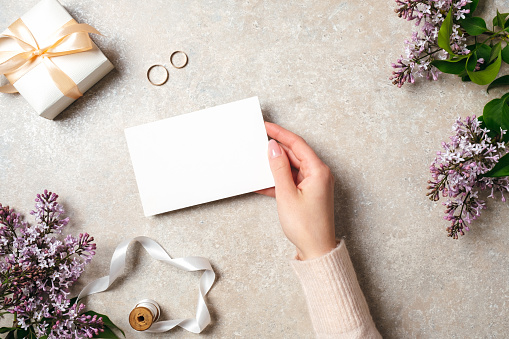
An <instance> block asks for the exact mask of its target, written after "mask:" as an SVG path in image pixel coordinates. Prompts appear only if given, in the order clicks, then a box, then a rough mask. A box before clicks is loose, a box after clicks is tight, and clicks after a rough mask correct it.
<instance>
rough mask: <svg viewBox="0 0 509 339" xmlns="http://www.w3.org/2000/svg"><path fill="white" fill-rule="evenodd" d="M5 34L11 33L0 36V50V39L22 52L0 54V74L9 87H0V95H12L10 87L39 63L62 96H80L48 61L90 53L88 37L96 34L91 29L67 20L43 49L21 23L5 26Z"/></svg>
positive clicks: (60, 71)
mask: <svg viewBox="0 0 509 339" xmlns="http://www.w3.org/2000/svg"><path fill="white" fill-rule="evenodd" d="M9 31H10V32H11V34H5V35H0V47H1V41H2V40H3V39H10V40H12V41H14V42H16V43H17V45H19V46H20V47H21V49H23V51H0V73H1V74H4V75H5V76H6V77H7V79H8V80H9V82H10V85H7V86H2V87H0V92H2V93H16V92H17V91H16V90H15V88H14V87H13V84H14V83H15V82H16V81H18V80H19V79H20V78H21V77H22V76H23V75H25V74H26V73H28V72H29V71H30V70H31V69H33V68H34V67H35V66H37V65H38V64H39V63H41V62H43V63H44V65H45V66H46V69H47V70H48V73H49V75H50V77H51V79H52V80H53V82H54V83H55V85H56V86H57V88H58V89H59V90H60V91H61V92H62V93H63V94H64V95H65V96H68V97H70V98H72V99H77V98H79V97H80V96H82V95H83V94H82V93H81V92H80V90H79V89H78V86H77V85H76V83H75V82H74V81H73V80H72V79H71V78H70V77H69V76H68V75H67V74H65V72H63V71H62V70H61V69H60V68H59V67H58V66H57V65H55V63H54V62H53V61H51V60H50V58H52V57H58V56H63V55H69V54H74V53H81V52H86V51H88V50H91V49H92V48H93V45H92V40H91V39H90V36H89V35H88V34H89V33H94V34H100V33H99V32H98V31H97V30H96V29H95V28H93V27H92V26H90V25H87V24H78V23H77V22H76V21H75V20H71V21H69V22H68V23H66V24H65V25H64V26H62V27H61V28H60V29H58V30H57V31H56V32H55V33H54V34H53V35H52V36H51V38H50V39H49V41H51V43H50V44H49V45H48V46H47V47H43V48H41V47H40V46H39V43H38V42H37V40H36V39H35V37H34V36H33V34H32V32H31V31H30V29H29V28H28V27H27V26H26V24H25V23H24V22H23V20H21V19H18V20H16V21H15V22H14V23H13V24H12V25H10V26H9Z"/></svg>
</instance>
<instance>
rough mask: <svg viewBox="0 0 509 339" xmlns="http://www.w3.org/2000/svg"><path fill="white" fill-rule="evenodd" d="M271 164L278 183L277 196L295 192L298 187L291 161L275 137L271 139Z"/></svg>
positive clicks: (275, 180)
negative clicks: (294, 180) (294, 179)
mask: <svg viewBox="0 0 509 339" xmlns="http://www.w3.org/2000/svg"><path fill="white" fill-rule="evenodd" d="M269 164H270V170H271V171H272V176H273V177H274V182H275V184H276V197H281V196H282V195H286V194H293V193H294V192H295V191H296V190H297V187H296V186H295V183H294V182H293V176H292V169H291V167H290V161H289V160H288V156H287V155H286V152H285V151H284V149H282V148H281V146H279V144H278V143H277V142H276V140H274V139H271V140H270V141H269Z"/></svg>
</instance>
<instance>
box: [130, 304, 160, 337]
mask: <svg viewBox="0 0 509 339" xmlns="http://www.w3.org/2000/svg"><path fill="white" fill-rule="evenodd" d="M160 314H161V309H160V307H159V305H158V304H157V302H155V301H154V300H151V299H143V300H142V301H140V302H139V303H138V304H136V306H135V307H134V309H133V310H132V311H131V313H130V314H129V324H130V325H131V327H132V328H134V329H135V330H136V331H145V330H148V329H149V328H150V326H152V324H153V323H155V322H156V321H157V320H158V319H159V315H160Z"/></svg>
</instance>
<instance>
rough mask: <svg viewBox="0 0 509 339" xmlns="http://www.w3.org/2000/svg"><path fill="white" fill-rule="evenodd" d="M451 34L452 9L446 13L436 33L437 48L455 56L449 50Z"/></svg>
mask: <svg viewBox="0 0 509 339" xmlns="http://www.w3.org/2000/svg"><path fill="white" fill-rule="evenodd" d="M451 33H452V7H451V9H450V10H449V13H447V16H446V17H445V20H444V22H442V26H440V30H439V31H438V39H437V40H438V46H440V47H441V48H443V49H444V51H446V52H447V53H449V54H450V55H456V54H454V53H453V51H452V49H451Z"/></svg>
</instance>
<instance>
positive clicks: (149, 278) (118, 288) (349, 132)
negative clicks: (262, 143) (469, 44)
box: [0, 0, 509, 338]
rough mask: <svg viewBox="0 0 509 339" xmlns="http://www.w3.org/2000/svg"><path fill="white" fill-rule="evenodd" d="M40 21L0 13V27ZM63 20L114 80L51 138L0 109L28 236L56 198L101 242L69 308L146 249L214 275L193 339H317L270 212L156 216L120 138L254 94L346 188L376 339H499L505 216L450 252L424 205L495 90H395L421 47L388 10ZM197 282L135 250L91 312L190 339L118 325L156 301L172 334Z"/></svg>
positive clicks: (148, 12) (246, 206)
mask: <svg viewBox="0 0 509 339" xmlns="http://www.w3.org/2000/svg"><path fill="white" fill-rule="evenodd" d="M36 3H37V0H23V1H7V0H0V27H2V28H5V27H7V26H8V25H9V24H10V23H12V22H13V21H14V20H15V19H16V18H18V17H19V16H20V15H21V14H23V13H24V12H25V11H27V10H28V9H30V8H31V7H32V6H33V5H35V4H36ZM62 4H63V5H64V6H65V7H66V8H67V9H68V11H69V12H70V13H71V15H73V16H74V17H75V18H76V19H77V20H78V21H79V22H86V23H89V24H91V25H93V26H94V27H96V28H97V29H98V30H99V31H100V32H102V33H103V34H104V36H101V37H93V39H94V41H96V43H97V44H98V45H99V47H100V48H101V49H102V50H103V51H104V53H105V54H106V55H107V56H108V57H109V58H110V60H111V61H112V62H113V64H114V65H115V66H116V70H115V71H113V72H112V73H110V74H109V75H108V76H106V77H105V78H104V79H103V80H102V81H100V82H99V83H98V84H97V85H96V86H94V87H93V88H92V89H91V90H89V91H88V92H87V93H86V94H85V96H84V97H83V98H81V99H79V100H78V101H76V102H75V103H74V104H73V105H72V106H70V107H69V108H68V109H66V110H65V111H64V112H63V113H62V114H60V116H59V117H58V118H57V119H56V120H55V121H48V120H45V119H43V118H40V117H38V116H37V115H36V114H35V112H33V111H32V109H31V108H30V107H29V106H28V104H27V103H26V102H25V101H24V100H23V98H22V97H20V96H18V95H0V107H1V109H0V201H1V202H2V203H4V204H9V205H11V206H15V207H16V208H17V209H18V211H21V212H24V213H25V215H26V216H27V220H31V219H30V216H29V215H28V211H29V210H30V209H31V207H32V204H33V198H34V196H35V194H36V193H38V192H40V191H42V190H43V189H45V188H47V189H50V190H52V191H55V192H57V193H58V194H59V195H60V196H61V198H60V199H61V202H62V203H63V204H64V206H65V208H66V210H67V213H68V216H70V218H71V224H70V227H69V228H68V232H71V233H73V234H78V233H79V232H89V233H90V234H92V235H93V236H95V237H96V240H97V246H98V250H97V255H96V257H95V259H94V260H93V261H92V263H91V264H90V265H89V267H88V268H87V271H86V273H85V274H84V275H83V277H82V279H81V284H80V285H79V286H76V287H77V289H76V290H77V291H78V290H79V288H80V287H82V286H83V285H84V284H85V283H88V282H90V281H91V280H93V279H95V278H98V277H100V276H103V275H105V274H106V273H107V270H108V267H109V260H110V257H111V254H112V253H113V250H114V248H115V246H116V244H118V243H119V242H120V241H121V240H123V239H126V238H129V237H134V236H137V235H147V236H150V237H153V238H154V239H157V241H159V243H160V244H161V245H163V246H164V248H166V249H167V251H168V252H169V254H170V255H172V256H173V257H181V256H187V255H198V256H205V257H208V258H210V260H211V262H212V264H213V266H214V268H215V270H216V271H217V273H218V279H217V283H216V285H215V286H214V287H213V289H212V290H211V292H210V294H209V296H208V299H207V300H208V304H209V306H210V309H211V312H212V317H213V323H212V325H211V326H210V327H208V328H207V329H206V331H205V332H204V333H203V334H202V335H201V337H206V338H236V337H244V338H312V337H313V331H312V327H311V322H310V320H309V316H308V314H307V309H306V303H305V300H304V298H303V295H302V291H301V288H300V285H299V282H298V280H297V279H296V277H295V276H294V273H293V272H292V271H291V268H290V267H289V265H288V263H287V260H288V258H289V257H291V256H292V255H293V254H294V249H293V247H292V245H291V244H290V243H289V242H288V241H287V240H286V239H285V237H284V235H283V233H282V232H281V230H280V227H279V224H278V217H277V212H276V205H275V201H274V200H272V199H270V198H267V197H263V196H259V195H256V194H248V195H244V196H241V197H236V198H231V199H226V200H223V201H218V202H214V203H209V204H205V205H201V206H196V207H192V208H188V209H184V210H180V211H176V212H173V213H167V214H163V215H160V216H156V217H153V218H146V217H144V216H143V213H142V208H141V203H140V199H139V196H138V191H137V187H136V182H135V178H134V173H133V169H132V166H131V163H130V159H129V154H128V150H127V146H126V142H125V139H124V133H123V130H124V128H127V127H131V126H136V125H139V124H142V123H146V122H151V121H155V120H158V119H162V118H166V117H172V116H176V115H179V114H182V113H188V112H192V111H195V110H198V109H203V108H206V107H210V106H214V105H218V104H224V103H228V102H231V101H234V100H238V99H243V98H247V97H250V96H254V95H258V96H259V98H260V101H261V104H262V109H263V112H264V116H265V118H266V119H267V120H269V121H273V122H276V123H278V124H280V125H282V126H284V127H286V128H288V129H290V130H292V131H294V132H296V133H298V134H300V135H302V136H303V137H304V138H305V139H306V140H307V141H308V143H309V144H310V145H311V146H312V147H313V148H314V149H315V150H316V151H317V153H318V154H319V155H320V156H321V157H322V159H323V160H324V161H325V162H326V163H327V164H328V165H329V166H330V167H331V169H332V171H333V173H334V175H335V177H336V178H337V184H336V202H335V206H336V227H337V234H338V236H343V235H345V236H346V237H347V239H348V240H347V241H348V247H349V250H350V253H351V256H352V260H353V262H354V265H355V267H356V270H357V273H358V277H359V280H360V284H361V286H362V289H363V290H364V292H365V294H366V298H367V300H368V303H369V305H370V309H371V312H372V315H373V318H374V320H375V323H376V324H377V327H378V328H379V330H380V332H381V333H382V335H383V336H384V337H385V338H503V337H506V336H507V333H508V332H509V323H508V322H507V318H508V315H509V311H507V309H508V307H507V306H508V305H507V304H508V303H509V282H508V281H509V270H508V268H509V258H508V256H507V254H508V252H509V249H508V244H509V227H508V226H507V218H508V216H509V210H508V205H507V204H504V203H501V202H498V201H491V200H490V201H489V203H488V210H486V211H485V212H484V215H483V217H482V219H481V220H479V221H477V222H475V224H474V225H473V226H472V230H471V231H470V232H469V233H467V235H466V236H464V237H463V238H461V239H460V240H458V241H453V240H452V239H450V238H448V237H447V236H446V232H445V227H446V222H445V221H443V220H442V219H441V217H442V215H443V212H442V210H443V208H442V206H440V205H439V204H435V203H432V202H430V201H429V200H427V198H426V197H425V193H426V189H425V187H426V181H427V180H428V178H429V173H428V166H429V164H430V163H431V161H432V160H433V157H434V153H435V152H436V150H438V148H439V145H440V142H441V141H442V140H445V139H446V138H447V137H448V136H449V135H450V128H451V125H452V122H453V120H454V119H455V118H456V117H458V116H467V115H471V114H480V113H481V112H482V107H483V106H484V104H485V103H486V102H488V101H489V100H490V99H491V98H495V97H499V96H500V95H501V94H502V93H503V92H502V91H499V90H494V91H493V92H492V93H491V94H490V95H487V94H486V92H485V89H484V88H482V87H480V86H476V85H474V84H464V83H460V82H459V81H458V79H456V78H455V77H453V76H442V77H441V79H440V80H439V81H438V82H435V83H427V82H425V81H419V82H418V84H416V85H414V86H405V87H404V88H403V89H398V88H396V87H394V86H393V85H392V84H391V83H390V81H389V80H388V77H389V76H390V73H391V68H390V63H391V62H392V61H394V60H395V59H396V58H397V57H398V56H399V55H400V54H401V53H402V52H403V48H404V46H403V40H404V39H405V38H407V37H409V36H410V34H411V30H412V29H413V25H412V24H411V23H407V22H405V21H404V20H402V19H398V18H397V16H396V15H395V14H394V12H393V10H394V8H395V3H394V1H374V0H370V1H322V0H316V1H163V0H159V1H157V0H147V1H134V0H124V1H122V0H111V1H100V0H90V1H85V0H62ZM495 6H497V7H498V8H499V9H500V11H501V12H507V11H508V10H509V8H508V7H509V2H507V1H497V2H496V3H495V2H493V1H487V2H486V5H485V6H484V7H483V8H481V11H482V12H483V13H484V14H485V16H486V17H488V16H489V17H490V18H491V17H492V16H493V15H494V13H495ZM175 50H184V51H186V52H187V53H188V55H189V65H188V66H187V67H186V68H184V69H181V70H177V69H174V68H172V67H170V65H169V60H168V58H169V56H170V54H171V53H172V52H173V51H175ZM154 63H162V64H165V65H166V66H168V69H169V71H170V80H169V81H168V83H167V84H166V85H164V86H161V87H154V86H151V85H150V84H149V83H148V81H147V80H146V78H145V72H146V70H147V68H148V67H149V66H150V65H152V64H154ZM185 142H186V141H185V140H182V145H183V147H185ZM231 142H235V140H232V141H231ZM225 147H228V146H227V145H225ZM204 170H206V169H204ZM198 280H199V274H188V273H185V272H180V271H177V270H176V269H174V268H172V267H168V266H166V265H164V264H160V263H158V262H154V261H153V260H151V259H150V258H149V257H148V255H147V254H146V253H145V252H144V251H143V250H142V249H141V248H140V247H139V246H137V245H136V246H133V247H132V248H131V250H130V253H129V255H128V268H127V270H126V273H125V274H124V276H123V277H122V279H121V280H120V281H118V282H117V283H115V285H114V286H113V287H112V289H111V291H108V292H106V293H102V294H99V295H95V296H92V297H90V298H89V299H88V301H87V303H88V305H89V306H90V307H91V308H93V309H94V310H96V311H99V312H104V313H107V314H108V315H110V316H111V319H112V320H113V321H114V322H116V323H117V324H119V325H120V326H121V327H122V328H123V329H125V330H126V332H127V337H128V338H166V337H175V338H195V337H197V336H196V335H194V334H190V333H188V332H186V331H183V330H181V329H177V330H174V331H172V332H169V333H165V334H160V335H150V334H146V333H142V334H139V333H135V332H134V331H133V330H131V329H130V328H129V325H128V321H127V316H128V313H129V311H130V310H131V308H132V307H133V306H134V304H135V303H136V302H137V301H139V300H140V299H142V298H154V299H156V300H157V301H158V302H159V303H160V304H161V305H162V307H163V313H164V314H163V318H166V319H167V318H178V317H190V316H193V315H194V313H195V304H196V299H197V286H198Z"/></svg>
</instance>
